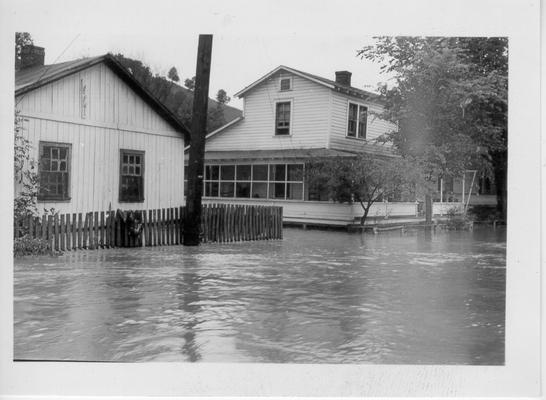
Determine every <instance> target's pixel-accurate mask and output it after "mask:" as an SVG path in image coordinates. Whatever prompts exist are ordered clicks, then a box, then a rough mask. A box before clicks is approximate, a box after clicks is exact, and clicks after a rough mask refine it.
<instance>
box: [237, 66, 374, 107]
mask: <svg viewBox="0 0 546 400" xmlns="http://www.w3.org/2000/svg"><path fill="white" fill-rule="evenodd" d="M281 70H284V71H286V72H290V73H292V74H294V75H297V76H300V77H302V78H305V79H308V80H310V81H313V82H315V83H318V84H319V85H323V86H326V87H327V88H330V89H332V90H335V91H337V92H341V93H344V94H348V95H350V96H355V97H359V98H361V99H364V100H374V101H381V100H380V96H379V95H378V94H376V93H372V92H368V91H366V90H362V89H358V88H355V87H353V86H347V85H342V84H340V83H337V82H336V81H332V80H330V79H326V78H323V77H321V76H317V75H313V74H310V73H307V72H303V71H298V70H297V69H294V68H290V67H287V66H284V65H279V66H278V67H277V68H275V69H274V70H273V71H271V72H268V73H267V74H265V75H264V76H262V77H261V78H260V79H258V80H257V81H255V82H253V83H251V84H250V85H248V86H247V87H245V88H244V89H243V90H241V91H239V92H237V93H235V96H237V97H244V95H245V93H247V92H248V91H250V90H252V89H253V88H255V87H256V86H258V85H259V84H260V83H262V82H263V81H265V80H266V79H268V78H270V77H271V76H273V75H275V74H276V73H277V72H279V71H281Z"/></svg>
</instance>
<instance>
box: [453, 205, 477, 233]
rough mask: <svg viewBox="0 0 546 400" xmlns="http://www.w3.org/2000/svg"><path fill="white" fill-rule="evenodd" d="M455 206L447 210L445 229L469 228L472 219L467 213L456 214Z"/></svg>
mask: <svg viewBox="0 0 546 400" xmlns="http://www.w3.org/2000/svg"><path fill="white" fill-rule="evenodd" d="M457 211H458V209H457V208H456V207H453V208H450V209H449V210H448V211H447V229H451V230H462V229H469V228H470V225H471V222H472V220H471V219H470V218H469V217H468V215H467V214H458V213H457Z"/></svg>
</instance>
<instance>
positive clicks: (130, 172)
mask: <svg viewBox="0 0 546 400" xmlns="http://www.w3.org/2000/svg"><path fill="white" fill-rule="evenodd" d="M134 173H135V167H133V166H132V165H129V175H132V174H134Z"/></svg>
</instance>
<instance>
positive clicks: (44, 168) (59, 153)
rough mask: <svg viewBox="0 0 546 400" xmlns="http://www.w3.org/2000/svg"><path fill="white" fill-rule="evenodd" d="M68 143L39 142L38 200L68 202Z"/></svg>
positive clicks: (69, 150)
mask: <svg viewBox="0 0 546 400" xmlns="http://www.w3.org/2000/svg"><path fill="white" fill-rule="evenodd" d="M71 150H72V145H71V144H68V143H52V142H40V150H39V151H40V164H39V168H38V173H39V191H38V200H40V201H65V200H70V157H71Z"/></svg>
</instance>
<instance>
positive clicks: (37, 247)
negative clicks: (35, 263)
mask: <svg viewBox="0 0 546 400" xmlns="http://www.w3.org/2000/svg"><path fill="white" fill-rule="evenodd" d="M58 254H60V253H59V252H55V251H53V250H52V249H51V247H50V246H49V243H48V242H47V241H46V240H44V239H38V238H37V239H33V238H32V237H31V236H30V235H24V236H22V237H20V238H16V239H14V241H13V255H14V257H22V256H39V255H58Z"/></svg>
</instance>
